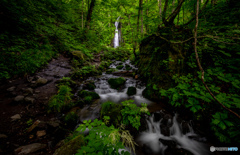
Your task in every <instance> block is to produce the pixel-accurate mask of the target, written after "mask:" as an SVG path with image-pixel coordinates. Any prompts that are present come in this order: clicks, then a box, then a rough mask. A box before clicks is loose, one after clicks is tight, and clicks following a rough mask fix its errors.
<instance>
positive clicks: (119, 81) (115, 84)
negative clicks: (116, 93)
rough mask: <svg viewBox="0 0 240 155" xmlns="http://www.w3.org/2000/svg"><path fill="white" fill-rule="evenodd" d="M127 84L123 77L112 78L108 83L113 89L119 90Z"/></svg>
mask: <svg viewBox="0 0 240 155" xmlns="http://www.w3.org/2000/svg"><path fill="white" fill-rule="evenodd" d="M125 82H126V79H124V78H123V77H119V78H110V79H109V80H108V83H109V84H110V86H111V88H113V89H119V88H120V87H121V86H123V85H124V84H125Z"/></svg>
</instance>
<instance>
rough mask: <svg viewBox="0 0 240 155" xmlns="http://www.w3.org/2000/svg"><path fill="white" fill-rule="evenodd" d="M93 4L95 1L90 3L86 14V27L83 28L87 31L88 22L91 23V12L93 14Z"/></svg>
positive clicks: (88, 27)
mask: <svg viewBox="0 0 240 155" xmlns="http://www.w3.org/2000/svg"><path fill="white" fill-rule="evenodd" d="M95 2H96V0H92V1H91V3H90V8H89V10H88V14H87V22H86V26H85V27H86V28H87V29H90V22H91V18H92V12H93V8H94V5H95Z"/></svg>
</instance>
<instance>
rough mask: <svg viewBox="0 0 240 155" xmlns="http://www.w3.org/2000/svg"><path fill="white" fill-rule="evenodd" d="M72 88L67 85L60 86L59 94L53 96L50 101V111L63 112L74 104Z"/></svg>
mask: <svg viewBox="0 0 240 155" xmlns="http://www.w3.org/2000/svg"><path fill="white" fill-rule="evenodd" d="M71 91H72V89H71V88H70V87H68V86H66V85H61V86H59V90H58V94H57V95H54V96H52V97H51V99H50V100H49V103H48V112H50V111H52V112H62V111H63V110H65V109H66V108H68V107H70V106H72V102H71V101H72V98H71V97H72V95H73V94H72V93H71Z"/></svg>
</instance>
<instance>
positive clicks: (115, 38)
mask: <svg viewBox="0 0 240 155" xmlns="http://www.w3.org/2000/svg"><path fill="white" fill-rule="evenodd" d="M119 18H120V16H119V17H118V18H117V21H116V22H115V27H116V30H115V36H114V40H113V45H114V48H117V47H118V46H119V35H118V34H119V33H118V24H119V21H118V20H119Z"/></svg>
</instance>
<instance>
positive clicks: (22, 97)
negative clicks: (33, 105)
mask: <svg viewBox="0 0 240 155" xmlns="http://www.w3.org/2000/svg"><path fill="white" fill-rule="evenodd" d="M23 99H24V96H22V95H18V96H16V97H15V98H14V101H15V102H21V101H23Z"/></svg>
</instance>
